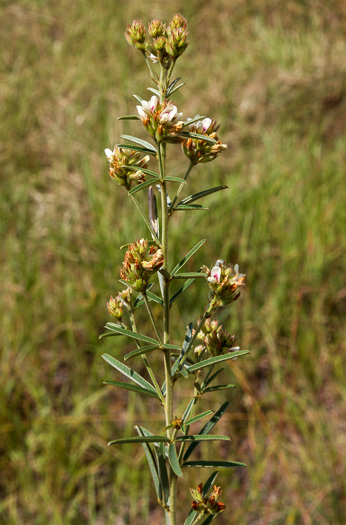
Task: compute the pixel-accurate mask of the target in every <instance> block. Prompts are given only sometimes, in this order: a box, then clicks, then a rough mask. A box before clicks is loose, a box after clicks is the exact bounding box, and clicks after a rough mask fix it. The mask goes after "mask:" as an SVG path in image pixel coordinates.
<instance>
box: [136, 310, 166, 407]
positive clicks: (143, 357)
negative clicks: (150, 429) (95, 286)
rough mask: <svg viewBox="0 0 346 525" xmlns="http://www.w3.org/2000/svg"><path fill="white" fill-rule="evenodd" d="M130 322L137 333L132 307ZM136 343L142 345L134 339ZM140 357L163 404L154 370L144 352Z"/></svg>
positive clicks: (139, 346) (138, 346)
mask: <svg viewBox="0 0 346 525" xmlns="http://www.w3.org/2000/svg"><path fill="white" fill-rule="evenodd" d="M130 322H131V328H132V331H133V332H136V333H138V332H137V327H136V321H135V316H134V314H133V310H132V309H131V310H130ZM136 345H137V348H141V347H142V345H141V343H140V342H139V341H136ZM141 357H142V359H143V362H144V365H145V368H146V369H147V372H148V374H149V376H150V379H151V380H152V382H153V385H154V387H155V388H156V391H157V394H158V396H159V398H160V401H161V403H162V405H163V406H165V403H166V401H165V398H164V397H163V395H162V392H161V388H160V386H159V384H158V382H157V380H156V377H155V374H154V372H153V370H152V368H151V366H150V363H149V361H148V358H147V356H146V355H144V354H142V356H141Z"/></svg>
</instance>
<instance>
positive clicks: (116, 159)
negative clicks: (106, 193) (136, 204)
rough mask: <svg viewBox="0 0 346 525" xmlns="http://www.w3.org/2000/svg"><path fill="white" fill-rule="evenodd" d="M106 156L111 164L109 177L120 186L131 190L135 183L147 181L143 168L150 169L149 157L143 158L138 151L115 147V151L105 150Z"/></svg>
mask: <svg viewBox="0 0 346 525" xmlns="http://www.w3.org/2000/svg"><path fill="white" fill-rule="evenodd" d="M105 155H106V157H107V160H108V162H109V175H110V176H111V177H112V179H114V180H115V182H116V183H117V184H119V185H120V186H125V188H126V189H127V190H130V189H131V185H132V183H133V182H138V183H141V182H144V181H145V177H144V173H143V172H142V171H141V168H144V169H145V168H147V167H148V163H149V160H150V157H149V155H145V157H143V158H141V154H140V153H139V152H138V151H134V150H131V149H125V148H118V147H117V146H114V149H113V151H112V150H110V149H109V148H107V149H105ZM131 168H132V169H131ZM133 168H138V170H137V171H134V170H133Z"/></svg>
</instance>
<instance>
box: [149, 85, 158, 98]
mask: <svg viewBox="0 0 346 525" xmlns="http://www.w3.org/2000/svg"><path fill="white" fill-rule="evenodd" d="M147 90H148V91H151V92H152V93H154V95H157V96H158V97H159V96H160V91H158V90H157V89H155V88H152V87H148V88H147Z"/></svg>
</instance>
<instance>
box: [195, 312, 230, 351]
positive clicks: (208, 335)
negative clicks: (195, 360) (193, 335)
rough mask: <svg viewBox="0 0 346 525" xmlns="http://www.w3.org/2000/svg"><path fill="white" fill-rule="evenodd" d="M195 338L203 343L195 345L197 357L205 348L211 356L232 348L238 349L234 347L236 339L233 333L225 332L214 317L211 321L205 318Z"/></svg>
mask: <svg viewBox="0 0 346 525" xmlns="http://www.w3.org/2000/svg"><path fill="white" fill-rule="evenodd" d="M197 338H198V339H201V340H202V341H203V344H201V345H198V346H196V348H195V350H194V352H195V355H196V356H197V357H199V356H200V355H201V353H202V352H203V351H205V350H207V351H208V352H209V353H210V354H211V355H212V356H213V357H215V356H217V355H221V354H226V353H227V352H229V351H232V350H239V348H238V347H234V344H235V342H236V340H237V338H236V337H235V335H231V334H229V333H228V332H226V331H225V330H224V329H223V328H222V326H221V325H219V323H218V321H217V320H216V319H215V320H213V321H211V320H210V319H206V321H205V323H204V325H203V326H202V328H201V330H200V332H199V333H198V335H197Z"/></svg>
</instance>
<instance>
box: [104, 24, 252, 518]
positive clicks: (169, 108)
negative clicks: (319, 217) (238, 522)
mask: <svg viewBox="0 0 346 525" xmlns="http://www.w3.org/2000/svg"><path fill="white" fill-rule="evenodd" d="M149 35H150V37H151V38H152V41H151V43H149V40H148V37H147V33H146V29H145V28H144V26H143V24H142V23H141V22H139V21H133V22H132V24H130V25H129V26H128V28H127V32H126V34H125V37H126V40H127V41H128V43H129V44H130V45H133V46H134V47H136V48H138V49H139V50H140V51H141V53H142V54H143V56H144V58H145V61H146V63H147V65H148V68H149V72H150V77H151V79H152V80H153V81H154V83H155V86H156V87H155V88H150V90H151V91H153V92H154V93H155V95H154V96H152V97H151V99H150V100H149V101H145V100H143V99H141V98H140V97H138V96H137V95H135V97H136V99H137V100H138V101H140V105H139V106H137V111H138V119H139V120H140V121H141V122H142V124H143V126H144V128H145V130H146V131H147V133H148V134H149V136H150V138H151V140H152V142H148V141H147V140H143V139H142V138H139V137H133V136H131V135H123V137H122V138H124V139H126V140H128V141H130V142H131V144H132V145H128V144H121V145H115V147H114V149H113V151H112V150H110V149H108V148H107V149H106V150H105V154H106V157H107V160H108V162H109V174H110V176H111V178H112V179H113V180H114V181H115V182H116V183H117V184H118V185H120V186H123V187H124V188H125V189H126V190H127V192H128V195H129V196H130V197H131V200H132V203H133V204H134V206H135V208H136V209H137V211H138V212H139V214H140V216H141V217H142V219H143V221H144V223H145V225H146V227H147V228H148V230H149V232H150V235H151V239H150V240H147V239H140V240H138V241H136V242H135V243H132V244H127V245H126V246H127V251H126V253H125V258H124V262H123V264H122V268H121V271H120V276H121V281H120V282H121V283H122V284H125V285H126V286H127V288H126V289H125V290H122V291H121V292H119V293H118V295H117V296H116V297H112V296H111V298H110V299H109V302H108V303H107V307H108V311H109V313H110V314H111V315H112V316H113V318H115V322H112V323H107V324H106V329H107V332H106V333H105V334H103V335H102V336H101V337H103V336H108V337H112V336H126V337H128V338H129V339H130V340H131V341H132V342H134V343H135V345H136V348H135V349H134V350H133V351H131V352H129V353H128V354H127V355H126V356H125V357H124V361H127V359H133V358H135V357H138V356H141V358H142V360H143V363H144V365H145V368H146V371H147V374H148V376H149V379H150V381H148V380H147V379H145V378H144V377H142V376H141V375H140V374H138V373H137V372H136V371H135V370H133V369H132V368H129V367H128V366H127V365H125V364H123V363H122V362H121V361H119V360H118V359H116V358H115V357H113V356H110V355H108V354H104V355H103V357H104V359H105V360H106V361H107V362H108V363H109V364H110V365H111V366H112V367H113V368H115V369H116V370H117V372H119V373H121V374H123V375H124V376H125V377H126V378H127V380H130V381H132V382H133V383H134V384H132V383H128V382H119V381H113V380H110V381H106V383H108V384H111V385H113V386H117V387H119V388H124V389H127V390H132V391H135V392H136V393H137V394H141V395H145V396H149V397H151V398H154V399H155V400H156V401H157V400H159V402H160V403H161V405H162V407H163V410H164V420H165V428H164V429H163V432H165V434H160V435H153V434H152V433H151V432H150V431H149V430H146V429H145V428H144V427H142V426H139V425H137V426H136V427H135V428H136V430H137V434H138V436H135V437H129V438H121V439H116V440H114V441H111V442H110V444H111V445H115V444H121V443H132V444H135V443H141V444H142V446H143V448H144V452H145V454H146V457H147V460H148V465H149V468H150V472H151V475H152V478H153V482H154V487H155V490H156V494H157V500H158V501H159V503H160V504H161V505H162V507H163V509H164V512H165V517H166V525H177V520H178V517H177V511H178V499H177V486H178V480H179V478H182V477H183V469H184V468H187V467H194V466H196V467H205V468H207V467H213V468H214V467H219V466H220V467H222V468H225V467H226V468H231V467H238V466H245V465H244V464H243V463H240V462H235V461H215V460H214V459H213V460H208V459H206V460H205V459H204V460H199V461H196V460H195V461H190V460H189V458H190V455H191V454H192V453H193V451H194V449H195V448H196V446H198V444H199V443H200V442H201V441H229V438H228V437H227V436H219V435H214V434H210V431H211V430H212V428H213V427H214V426H215V424H216V423H217V422H218V421H219V419H220V418H221V417H222V415H223V413H224V412H225V409H226V407H227V405H228V402H225V403H223V404H222V405H221V406H220V407H219V409H218V410H216V411H215V413H213V411H211V410H207V411H205V412H202V413H201V414H196V415H195V407H196V405H197V401H198V400H200V399H201V397H202V396H203V395H204V394H208V393H212V392H215V391H220V390H225V391H226V390H228V389H229V388H231V387H233V386H234V385H214V384H212V383H213V381H214V379H215V378H216V376H217V375H218V371H216V372H212V371H213V370H214V367H215V366H217V365H218V364H219V363H224V362H226V361H228V360H230V359H234V358H236V357H240V356H241V355H244V354H246V353H247V351H239V347H235V346H234V342H235V336H231V335H230V334H229V333H228V332H226V331H225V330H224V329H223V328H222V326H221V325H219V323H218V321H217V320H216V319H212V316H213V315H214V314H215V313H216V311H217V309H218V308H220V307H223V306H226V305H228V304H230V303H232V302H234V301H235V300H236V299H237V298H238V296H239V289H240V288H241V287H242V286H243V285H244V282H245V276H244V275H242V274H240V273H239V271H238V266H237V265H235V266H232V265H226V263H225V262H224V261H222V260H217V261H216V263H215V265H214V266H213V267H212V269H211V270H210V269H209V268H208V267H207V266H202V268H201V271H200V270H198V271H194V272H189V271H187V272H184V271H183V272H181V269H182V268H183V266H184V265H185V264H186V263H187V262H188V261H189V260H190V259H191V258H192V257H193V256H194V254H195V253H196V252H197V250H199V249H200V248H201V246H202V245H203V244H204V242H205V239H203V240H201V241H199V242H198V243H197V244H196V245H195V246H194V247H192V248H191V249H190V251H189V252H188V253H187V254H185V255H184V256H183V258H182V259H181V261H180V262H179V263H178V264H177V265H176V266H175V267H174V268H170V253H169V249H170V245H169V239H170V236H169V226H170V225H171V223H173V221H172V217H173V214H174V212H175V211H178V210H179V212H180V213H190V212H191V211H193V210H203V209H206V208H204V207H203V206H201V205H199V204H195V202H196V201H198V200H199V199H201V198H202V197H205V196H207V195H210V194H211V193H215V192H216V191H221V190H224V189H226V188H227V186H217V187H215V188H209V189H207V190H202V191H199V192H198V193H195V194H193V195H190V196H188V197H186V198H185V199H183V200H181V201H180V202H179V198H180V194H181V192H182V191H183V189H184V188H185V187H186V182H187V179H188V177H189V175H190V173H191V171H192V168H193V167H195V166H197V165H198V164H199V163H202V164H203V163H205V162H210V161H212V160H214V159H215V158H216V157H218V155H219V154H220V153H222V152H223V151H224V150H225V149H226V145H225V144H222V143H221V141H220V140H219V139H218V136H217V133H216V132H217V130H218V126H217V124H216V122H215V121H213V120H212V119H210V118H205V117H200V116H198V115H197V116H195V117H194V118H192V119H186V120H185V121H182V120H180V118H181V116H182V113H178V110H177V107H176V105H175V104H174V103H173V102H172V100H170V99H169V98H168V97H171V95H172V94H173V93H174V92H175V91H176V90H177V89H180V87H182V85H183V84H179V85H178V82H179V80H180V79H179V78H178V79H175V80H173V81H172V82H171V75H172V73H173V69H174V66H175V64H176V61H177V58H178V57H180V56H181V55H182V54H183V52H184V51H185V49H186V47H187V45H188V41H187V26H186V20H185V19H184V18H183V17H182V16H181V15H180V14H177V15H175V16H174V17H173V19H172V21H171V22H170V24H169V25H168V26H166V25H165V24H162V22H160V21H159V20H157V19H155V20H153V21H152V22H151V23H150V24H149ZM149 51H150V52H151V54H150V55H148V52H149ZM152 62H153V63H152ZM155 64H156V67H157V68H158V71H157V70H156V71H155ZM124 118H126V119H129V120H138V119H137V117H136V116H133V115H130V116H126V117H124ZM133 144H135V145H133ZM170 144H172V145H173V146H177V145H178V146H181V149H182V152H183V153H184V155H185V156H186V157H187V159H188V162H189V164H188V167H187V169H186V171H185V175H184V178H183V179H181V178H179V177H177V176H175V174H173V175H172V174H171V173H168V171H167V147H168V145H170ZM142 155H144V156H142ZM153 157H154V158H155V160H157V163H158V173H156V171H153V170H152V169H148V163H149V161H150V160H151V158H153ZM146 176H149V177H150V179H149V180H148V181H146V179H145V178H146ZM177 183H178V184H179V186H178V189H177V190H175V192H174V198H173V200H170V198H169V193H171V195H172V186H171V184H172V185H173V184H177ZM145 188H147V189H148V201H149V210H148V213H147V212H146V210H145V208H144V207H143V203H141V202H140V199H139V198H137V193H138V194H139V192H141V191H143V189H145ZM157 190H158V191H157ZM134 194H136V197H135V195H134ZM156 196H158V197H159V199H160V210H161V213H159V214H158V213H157V209H156ZM158 215H159V216H158ZM155 275H156V276H158V281H159V286H160V291H161V297H160V296H159V295H157V294H156V293H154V292H153V291H152V290H151V287H152V286H153V283H150V284H149V281H150V280H152V278H153V277H154V276H155ZM178 280H182V281H183V285H182V286H180V288H178V289H177V281H178ZM195 280H199V281H201V280H202V281H203V280H204V281H205V282H206V283H207V285H208V287H209V296H208V302H207V305H206V306H205V308H204V311H203V314H202V316H201V317H200V319H197V321H196V322H192V321H189V322H188V323H187V327H186V326H185V327H184V330H185V338H184V341H183V342H182V343H181V344H177V339H178V336H177V335H176V334H171V331H170V315H171V311H172V305H173V303H174V302H175V301H176V300H177V299H178V298H179V297H180V296H182V295H183V294H185V293H186V291H187V290H188V288H189V287H190V285H191V284H192V283H193V282H194V281H195ZM153 290H154V291H155V288H154V289H153ZM134 294H137V297H136V298H134ZM152 302H154V303H156V304H159V305H160V307H161V308H162V322H161V320H158V319H157V318H156V317H155V315H154V314H155V310H154V309H153V308H152ZM142 305H145V308H146V311H147V314H148V317H149V324H150V325H151V326H152V334H151V336H149V335H147V334H144V333H141V331H138V330H137V325H136V320H135V313H136V309H137V308H139V307H140V306H142ZM123 316H125V317H126V316H127V318H128V321H129V325H130V329H129V328H128V327H127V325H126V323H125V322H124V321H123ZM152 336H154V337H155V338H154V337H152ZM179 337H180V336H179ZM171 339H173V342H174V344H172V342H171ZM197 343H199V344H197ZM155 351H159V352H161V354H162V355H163V365H164V379H165V380H164V383H163V385H162V387H160V385H159V381H158V379H157V377H156V374H155V372H154V370H153V368H152V366H151V364H150V362H149V357H148V356H149V353H153V352H155ZM220 371H221V369H219V372H220ZM203 374H204V375H203ZM189 378H191V379H192V380H193V394H192V396H191V397H192V399H191V400H190V401H189V403H188V405H187V407H186V409H185V412H184V414H183V415H182V417H177V416H174V400H175V399H174V394H175V392H174V388H175V389H176V393H179V391H178V387H177V385H178V384H180V382H181V381H186V380H189ZM161 380H162V378H161ZM211 414H212V416H211V417H210V419H209V420H208V422H207V423H206V424H205V425H204V426H203V427H202V428H201V429H200V431H199V432H198V433H196V432H195V431H194V433H193V434H190V428H191V427H192V428H194V427H193V425H194V424H195V423H197V422H198V421H199V420H201V419H203V418H205V417H207V416H210V415H211ZM217 475H218V471H215V472H213V473H212V475H211V476H209V478H208V479H207V481H206V482H205V484H204V486H203V484H202V483H200V484H199V485H198V487H197V489H190V491H191V494H192V495H193V497H194V501H193V502H192V508H191V510H190V512H189V514H188V516H187V518H186V520H185V525H192V524H195V523H199V522H201V521H202V519H203V517H205V516H206V517H207V520H208V521H207V522H206V523H210V520H211V519H213V518H214V517H215V516H216V515H217V514H218V513H220V512H222V511H223V510H224V509H225V505H224V504H223V503H221V502H219V501H218V498H219V496H220V494H221V489H220V487H217V486H216V485H215V486H214V489H213V491H212V493H211V494H210V495H209V496H208V492H209V490H211V488H212V484H213V483H214V480H215V478H216V476H217Z"/></svg>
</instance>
